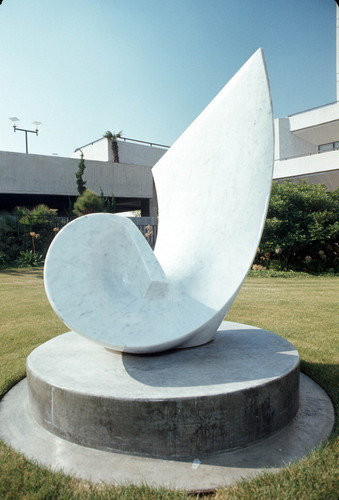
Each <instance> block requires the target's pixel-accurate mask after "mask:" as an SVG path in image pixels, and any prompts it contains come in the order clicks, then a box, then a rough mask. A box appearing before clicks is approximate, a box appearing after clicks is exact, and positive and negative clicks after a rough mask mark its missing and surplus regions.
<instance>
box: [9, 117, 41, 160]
mask: <svg viewBox="0 0 339 500" xmlns="http://www.w3.org/2000/svg"><path fill="white" fill-rule="evenodd" d="M10 120H12V122H17V121H19V119H18V118H16V117H12V118H10ZM33 125H35V130H29V129H27V128H18V127H17V126H16V123H14V125H13V129H14V132H16V131H17V130H19V131H20V132H25V142H26V153H28V136H27V134H29V133H31V134H35V135H39V128H38V127H39V125H41V122H33Z"/></svg>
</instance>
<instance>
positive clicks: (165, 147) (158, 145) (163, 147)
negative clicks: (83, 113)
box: [74, 137, 170, 152]
mask: <svg viewBox="0 0 339 500" xmlns="http://www.w3.org/2000/svg"><path fill="white" fill-rule="evenodd" d="M103 139H104V137H101V138H100V139H96V140H95V141H92V142H89V143H88V144H84V145H83V146H80V147H79V148H77V149H75V150H74V152H76V151H81V149H82V148H85V147H87V146H93V144H95V143H96V142H99V141H102V140H103ZM117 141H121V142H135V143H136V144H145V145H146V146H150V147H156V148H162V149H169V148H170V146H166V145H165V144H157V143H156V142H148V141H139V140H138V139H130V138H129V137H117Z"/></svg>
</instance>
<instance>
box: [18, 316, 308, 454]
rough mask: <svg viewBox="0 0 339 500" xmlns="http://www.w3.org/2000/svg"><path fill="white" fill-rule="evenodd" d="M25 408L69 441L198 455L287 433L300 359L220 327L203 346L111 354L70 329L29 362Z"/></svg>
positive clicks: (271, 341) (250, 334)
mask: <svg viewBox="0 0 339 500" xmlns="http://www.w3.org/2000/svg"><path fill="white" fill-rule="evenodd" d="M27 380H28V388H29V399H30V407H31V412H32V414H33V416H34V418H35V419H36V420H37V422H38V423H40V425H42V426H43V427H44V428H45V429H47V430H49V431H51V432H52V433H54V434H56V435H57V436H59V437H62V438H65V439H67V440H69V441H72V442H74V443H76V444H80V445H83V446H88V447H90V448H97V449H102V450H108V451H115V452H122V453H129V454H134V455H143V456H149V457H158V458H188V459H191V458H194V457H196V456H199V457H205V456H209V455H210V454H211V453H218V452H224V451H228V450H231V449H235V448H240V447H243V446H248V445H249V444H251V443H254V442H256V441H258V440H260V439H264V438H267V437H269V436H270V435H272V434H273V433H275V432H277V431H279V430H281V429H282V428H283V427H285V426H286V425H287V424H288V423H289V422H290V421H291V420H292V419H293V418H294V417H295V415H296V413H297V411H298V406H299V357H298V353H297V351H296V350H295V348H294V347H293V346H292V345H291V344H290V343H289V342H287V341H286V340H285V339H283V338H282V337H279V336H278V335H275V334H274V333H272V332H268V331H265V330H261V329H258V328H254V327H249V326H246V325H240V324H236V323H229V322H224V323H223V324H222V326H221V327H220V329H219V331H218V334H217V336H216V337H215V339H214V340H213V341H212V342H210V343H209V344H206V345H204V346H200V347H197V348H190V349H182V350H177V351H171V352H164V353H162V354H155V355H154V354H153V355H131V354H121V353H120V352H119V353H118V352H113V351H109V350H107V349H105V348H103V347H102V346H101V345H98V344H94V343H93V342H92V341H90V340H87V339H85V338H83V337H81V336H79V335H77V334H76V333H73V332H70V333H67V334H64V335H61V336H59V337H56V338H54V339H52V340H50V341H49V342H46V343H45V344H43V345H41V346H40V347H38V348H37V349H35V350H34V351H33V352H32V353H31V354H30V356H29V357H28V359H27Z"/></svg>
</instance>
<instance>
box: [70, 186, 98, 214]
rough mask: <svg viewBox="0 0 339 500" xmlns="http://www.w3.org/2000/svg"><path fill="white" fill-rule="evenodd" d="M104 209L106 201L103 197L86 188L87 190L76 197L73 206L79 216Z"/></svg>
mask: <svg viewBox="0 0 339 500" xmlns="http://www.w3.org/2000/svg"><path fill="white" fill-rule="evenodd" d="M104 211H105V202H104V200H103V198H102V197H101V196H99V195H98V194H96V193H95V192H94V191H90V190H89V189H86V191H84V193H83V194H82V195H80V196H79V197H78V198H77V199H76V201H75V203H74V208H73V212H74V214H75V215H76V216H77V217H80V216H81V215H87V214H93V213H96V212H104Z"/></svg>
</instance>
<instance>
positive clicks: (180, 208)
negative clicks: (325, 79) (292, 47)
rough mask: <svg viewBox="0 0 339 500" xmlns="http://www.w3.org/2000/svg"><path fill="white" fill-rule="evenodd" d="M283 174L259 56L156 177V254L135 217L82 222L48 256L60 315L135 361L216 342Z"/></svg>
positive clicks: (50, 290)
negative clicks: (277, 167) (277, 165)
mask: <svg viewBox="0 0 339 500" xmlns="http://www.w3.org/2000/svg"><path fill="white" fill-rule="evenodd" d="M272 167H273V120H272V109H271V99H270V92H269V85H268V80H267V75H266V69H265V63H264V60H263V54H262V51H261V50H260V49H259V50H258V51H257V52H256V53H255V54H254V55H253V56H252V57H251V58H250V59H249V60H248V61H247V63H246V64H245V65H244V66H243V67H242V68H241V69H240V71H239V72H238V73H237V74H236V75H235V76H234V77H233V78H232V80H230V82H229V83H228V84H227V85H226V86H225V87H224V88H223V90H221V92H220V93H219V94H218V95H217V96H216V97H215V99H214V100H213V101H212V102H211V103H210V104H209V105H208V106H207V108H206V109H205V110H204V111H203V112H202V113H201V114H200V115H199V116H198V118H197V119H196V120H195V121H194V122H193V123H192V124H191V125H190V127H189V128H188V129H187V130H186V131H185V132H184V133H183V134H182V136H181V137H180V138H179V139H178V140H177V141H176V142H175V143H174V145H173V146H172V147H171V148H170V150H169V151H168V152H166V154H165V155H164V156H163V157H162V158H161V159H160V161H159V162H158V163H157V164H156V165H155V167H154V168H153V174H154V179H155V185H156V189H157V195H158V202H159V230H158V237H157V242H156V247H155V250H154V253H153V251H152V250H151V248H150V246H149V245H148V243H147V241H146V239H145V238H144V236H143V235H142V234H141V233H140V231H139V230H138V229H137V227H136V226H135V225H134V224H133V223H132V222H131V221H130V220H128V219H125V218H123V217H121V216H118V215H111V214H93V215H89V216H84V217H81V218H79V219H76V220H75V221H73V222H71V223H70V224H68V225H67V226H65V227H64V228H63V229H62V230H61V231H60V233H59V234H58V235H57V236H56V238H55V239H54V241H53V243H52V245H51V246H50V249H49V252H48V254H47V257H46V264H45V288H46V293H47V296H48V299H49V301H50V303H51V305H52V307H53V309H54V310H55V312H56V313H57V314H58V315H59V317H60V318H61V319H62V320H63V321H64V323H65V324H66V325H68V327H70V328H71V329H72V330H73V331H75V332H77V333H79V334H81V335H84V336H86V337H88V338H90V339H92V340H94V341H96V342H99V343H101V344H103V345H105V346H107V347H109V348H112V349H115V350H120V351H124V352H131V353H150V352H158V351H162V350H166V349H170V348H175V347H189V346H193V345H199V344H203V343H205V342H208V341H209V340H211V339H212V338H213V337H214V335H215V334H216V331H217V329H218V327H219V325H220V323H221V322H222V320H223V319H224V316H225V314H226V312H227V310H228V309H229V307H230V306H231V304H232V302H233V300H234V298H235V296H236V294H237V292H238V290H239V288H240V286H241V284H242V282H243V280H244V278H245V277H246V274H247V272H248V270H249V268H250V265H251V263H252V260H253V257H254V255H255V252H256V248H257V246H258V243H259V240H260V236H261V233H262V228H263V225H264V222H265V217H266V212H267V205H268V201H269V195H270V189H271V183H272Z"/></svg>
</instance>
